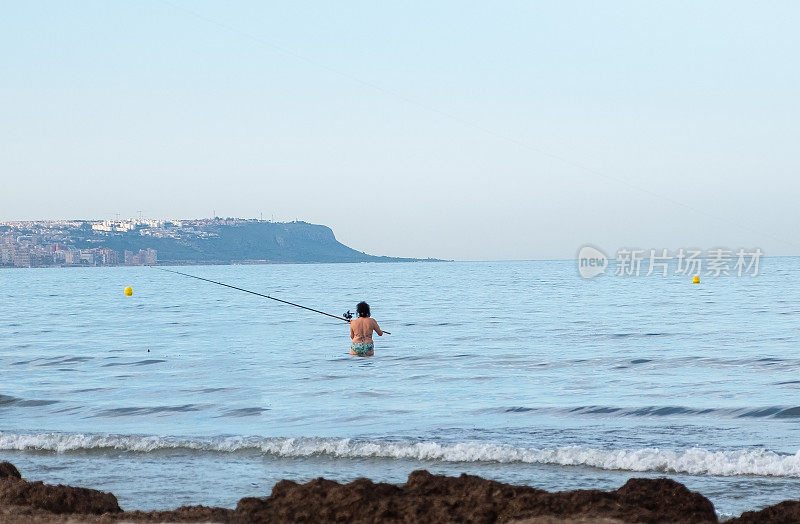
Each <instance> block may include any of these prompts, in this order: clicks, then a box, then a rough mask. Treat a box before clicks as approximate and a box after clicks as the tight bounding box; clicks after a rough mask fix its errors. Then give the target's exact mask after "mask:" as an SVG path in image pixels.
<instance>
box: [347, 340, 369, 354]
mask: <svg viewBox="0 0 800 524" xmlns="http://www.w3.org/2000/svg"><path fill="white" fill-rule="evenodd" d="M374 348H375V344H373V343H372V342H362V343H361V344H356V343H355V342H353V343H352V344H350V351H352V352H353V353H355V354H356V355H358V356H359V357H366V356H367V353H369V352H370V351H372V350H373V349H374Z"/></svg>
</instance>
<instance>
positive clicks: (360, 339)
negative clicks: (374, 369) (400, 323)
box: [350, 302, 384, 357]
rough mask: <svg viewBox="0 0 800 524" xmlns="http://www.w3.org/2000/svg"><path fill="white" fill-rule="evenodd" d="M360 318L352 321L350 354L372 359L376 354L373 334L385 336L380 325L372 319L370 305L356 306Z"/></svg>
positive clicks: (360, 304) (360, 303)
mask: <svg viewBox="0 0 800 524" xmlns="http://www.w3.org/2000/svg"><path fill="white" fill-rule="evenodd" d="M356 313H358V318H355V319H353V320H351V321H350V340H352V343H351V344H350V354H351V355H355V356H357V357H371V356H372V355H374V354H375V344H374V343H373V342H372V332H373V331H374V332H375V333H377V334H378V336H379V337H382V336H383V333H384V332H383V331H381V328H380V326H378V323H377V322H375V319H374V318H370V316H369V315H370V313H369V304H367V303H366V302H359V303H358V305H357V306H356Z"/></svg>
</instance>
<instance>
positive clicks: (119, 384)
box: [0, 258, 800, 515]
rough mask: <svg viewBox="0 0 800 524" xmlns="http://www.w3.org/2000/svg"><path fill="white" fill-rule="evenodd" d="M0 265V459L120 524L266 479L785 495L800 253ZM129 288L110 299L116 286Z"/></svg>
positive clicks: (792, 460) (741, 498)
mask: <svg viewBox="0 0 800 524" xmlns="http://www.w3.org/2000/svg"><path fill="white" fill-rule="evenodd" d="M183 270H184V271H186V272H189V273H192V274H195V275H198V276H202V277H206V278H212V279H217V280H222V281H224V282H227V283H230V284H233V285H236V286H240V287H244V288H248V289H253V290H256V291H260V292H266V293H268V294H272V295H273V296H276V297H280V298H285V299H288V300H292V301H297V302H299V303H302V304H307V305H309V306H312V307H315V308H319V309H322V310H325V311H330V312H332V313H335V314H340V313H343V312H344V311H345V310H347V309H351V310H353V309H354V307H355V304H356V303H357V302H358V301H360V300H362V299H365V300H367V301H368V302H370V304H371V305H372V310H373V316H374V317H375V318H376V319H377V320H378V322H379V323H380V324H381V326H382V327H383V328H384V329H387V330H389V331H391V332H392V334H391V335H386V336H384V337H383V338H377V337H376V350H375V357H374V358H369V359H360V358H357V357H351V356H349V355H348V354H347V351H348V347H349V338H348V326H347V325H346V324H345V323H344V322H337V321H336V320H333V319H329V318H326V317H323V316H321V315H317V314H314V313H309V312H306V311H302V310H299V309H295V308H291V307H288V306H285V305H281V304H278V303H276V302H273V301H269V300H266V299H263V298H259V297H255V296H252V295H248V294H245V293H241V292H238V291H233V290H230V289H226V288H222V287H218V286H215V285H212V284H208V283H205V282H201V281H197V280H193V279H189V278H186V277H181V276H178V275H173V274H169V273H165V272H162V271H158V270H155V269H153V268H122V267H120V268H86V269H30V270H26V269H21V270H2V271H0V460H9V461H11V462H13V463H14V464H16V465H17V466H18V467H19V468H20V470H21V471H22V472H23V475H24V476H26V477H27V478H29V479H35V480H44V481H46V482H49V483H70V484H78V485H83V486H87V487H93V488H98V489H102V490H108V491H113V492H114V493H115V494H116V495H117V496H118V497H119V499H120V504H121V505H122V506H123V508H127V509H149V508H168V507H177V506H179V505H182V504H200V503H203V504H214V505H223V506H229V507H233V506H234V505H235V504H236V501H237V500H238V499H239V498H241V497H243V496H253V495H255V496H263V495H266V494H268V493H269V491H270V489H271V487H272V485H273V484H274V483H275V482H276V481H277V480H279V479H281V478H292V479H297V480H301V481H304V480H308V479H311V478H314V477H317V476H325V477H329V478H333V479H338V480H345V481H347V480H352V479H354V478H356V477H359V476H368V477H371V478H373V479H375V480H382V481H390V482H403V481H404V480H405V478H406V476H407V475H408V473H409V472H411V471H413V470H414V469H419V468H425V469H428V470H431V471H434V472H440V473H447V474H460V473H462V472H468V473H474V474H479V475H483V476H486V477H490V478H495V479H498V480H502V481H508V482H515V483H524V484H529V485H534V486H537V487H541V488H545V489H549V490H562V489H574V488H590V487H592V488H595V487H596V488H603V489H614V488H616V487H618V486H620V485H621V484H622V483H624V482H625V480H626V479H628V478H630V477H633V476H669V477H672V478H675V479H676V480H678V481H680V482H683V483H685V484H686V485H687V486H689V487H690V488H691V489H695V490H698V491H700V492H702V493H703V494H705V495H706V496H708V497H709V498H710V499H711V500H712V501H713V502H714V504H715V505H716V507H717V510H718V512H719V513H720V514H722V515H732V514H738V513H740V512H741V511H744V510H747V509H754V508H756V507H760V506H764V505H768V504H772V503H775V502H778V501H780V500H784V499H788V498H797V497H798V492H800V491H799V489H800V452H798V449H800V355H799V354H798V349H799V348H800V344H799V343H798V342H799V341H800V340H799V338H798V330H797V319H798V314H800V284H798V279H797V278H796V276H795V275H797V273H798V270H800V259H797V258H767V259H763V260H762V267H761V274H760V275H758V276H757V277H755V278H751V277H742V278H737V277H730V278H717V279H713V278H705V279H704V280H703V283H702V284H701V285H699V286H697V285H692V284H691V283H690V279H689V278H687V277H669V278H662V277H655V276H652V277H640V278H619V277H613V276H604V277H600V278H597V279H594V280H591V281H589V280H583V279H581V278H580V277H579V276H578V273H577V268H576V265H575V263H574V262H572V261H555V262H553V261H549V262H548V261H542V262H502V263H500V262H498V263H410V264H334V265H325V264H321V265H262V266H206V267H192V268H184V269H183ZM126 285H130V286H132V287H133V290H134V295H133V296H132V297H125V296H124V295H123V293H122V290H123V287H124V286H126Z"/></svg>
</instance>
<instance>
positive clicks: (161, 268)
mask: <svg viewBox="0 0 800 524" xmlns="http://www.w3.org/2000/svg"><path fill="white" fill-rule="evenodd" d="M150 267H152V268H153V269H158V270H159V271H166V272H167V273H175V274H176V275H183V276H185V277H190V278H196V279H197V280H203V281H205V282H211V283H212V284H217V285H218V286H225V287H229V288H231V289H235V290H237V291H244V292H245V293H250V294H251V295H258V296H259V297H264V298H268V299H270V300H275V301H277V302H280V303H282V304H288V305H290V306H294V307H299V308H302V309H305V310H308V311H313V312H314V313H319V314H320V315H325V316H326V317H331V318H335V319H337V320H344V321H345V322H347V323H350V318H352V316H353V315H352V313H350V312H349V311H348V312H347V313H345V315H344V316H341V317H340V316H337V315H331V314H330V313H325V312H324V311H320V310H319V309H314V308H311V307H307V306H302V305H300V304H295V303H294V302H289V301H288V300H282V299H280V298H275V297H271V296H269V295H265V294H264V293H258V292H256V291H250V290H249V289H244V288H241V287H236V286H232V285H230V284H225V283H224V282H217V281H216V280H211V279H210V278H203V277H198V276H195V275H190V274H188V273H181V272H180V271H175V270H172V269H164V268H163V267H155V266H150ZM348 315H349V318H348ZM385 333H388V331H385Z"/></svg>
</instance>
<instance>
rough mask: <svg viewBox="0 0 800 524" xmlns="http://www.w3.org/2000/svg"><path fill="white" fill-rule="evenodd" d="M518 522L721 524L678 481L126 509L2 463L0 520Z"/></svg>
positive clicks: (348, 487) (380, 489)
mask: <svg viewBox="0 0 800 524" xmlns="http://www.w3.org/2000/svg"><path fill="white" fill-rule="evenodd" d="M334 521H336V522H364V523H366V522H414V523H417V522H419V523H426V522H476V523H488V522H517V523H527V524H549V523H553V524H554V523H585V524H589V523H595V524H600V523H603V524H612V523H620V522H676V523H678V522H687V523H688V522H693V523H694V522H698V523H713V522H717V517H716V514H715V513H714V506H713V505H712V504H711V502H710V501H709V500H708V499H707V498H705V497H704V496H703V495H701V494H699V493H696V492H693V491H689V490H688V489H687V488H686V487H685V486H684V485H683V484H680V483H678V482H675V481H673V480H670V479H664V478H662V479H630V480H629V481H628V482H626V483H625V485H623V486H622V487H621V488H619V489H617V490H616V491H599V490H574V491H563V492H556V493H550V492H547V491H543V490H540V489H536V488H531V487H528V486H513V485H510V484H504V483H501V482H495V481H492V480H486V479H483V478H481V477H475V476H471V475H461V476H460V477H445V476H441V475H432V474H430V473H428V472H427V471H415V472H413V473H411V475H409V477H408V481H407V482H406V483H405V484H402V485H395V484H385V483H377V484H376V483H374V482H372V481H371V480H369V479H358V480H355V481H353V482H351V483H349V484H339V483H338V482H334V481H331V480H326V479H323V478H318V479H315V480H312V481H311V482H308V483H306V484H297V483H295V482H292V481H290V480H282V481H281V482H279V483H278V484H276V485H275V487H274V488H273V490H272V494H271V495H270V496H269V497H264V498H254V497H246V498H243V499H241V500H240V501H239V503H238V504H237V506H236V509H226V508H214V507H206V506H183V507H180V508H178V509H175V510H171V511H150V512H142V511H123V510H122V508H120V507H119V504H118V503H117V498H116V497H115V496H114V495H113V494H111V493H105V492H102V491H97V490H93V489H87V488H79V487H72V486H62V485H58V486H52V485H49V484H44V483H42V482H30V481H27V480H25V479H23V478H22V476H21V475H20V473H19V471H18V470H17V468H15V467H14V466H13V465H12V464H10V463H8V462H3V463H0V522H10V523H17V522H20V523H22V522H48V523H49V522H224V523H240V522H242V523H244V522H268V523H273V522H274V523H278V522H334ZM727 522H729V523H736V524H744V523H747V524H751V523H761V522H774V523H790V522H800V501H787V502H782V503H780V504H777V505H775V506H770V507H768V508H765V509H763V510H760V511H752V512H747V513H744V514H743V515H742V516H741V517H739V518H737V519H733V520H729V521H727Z"/></svg>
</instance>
